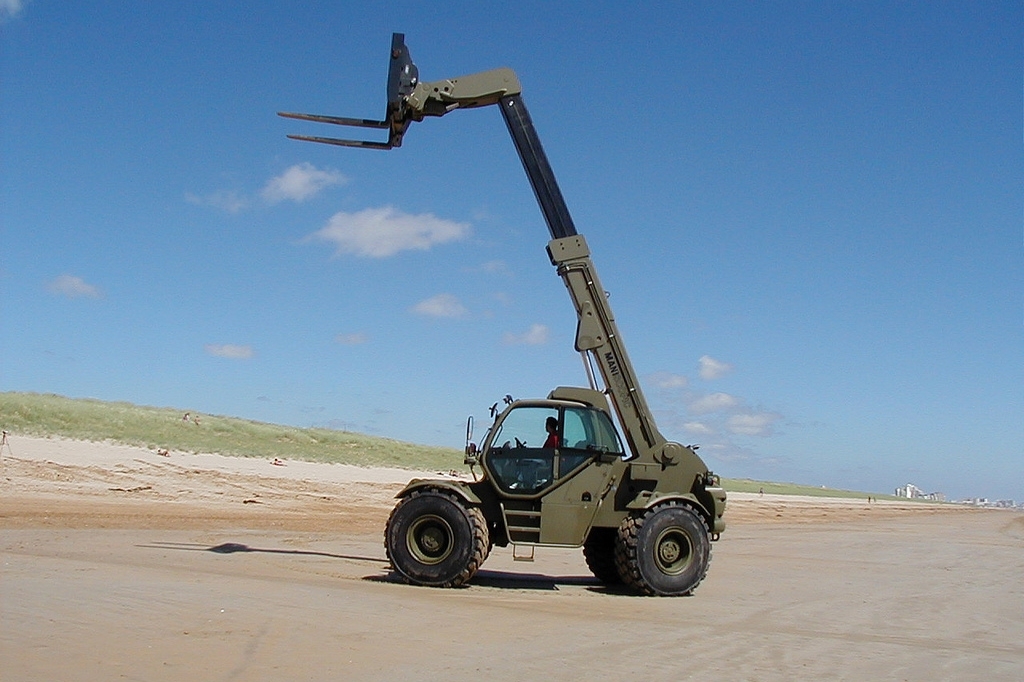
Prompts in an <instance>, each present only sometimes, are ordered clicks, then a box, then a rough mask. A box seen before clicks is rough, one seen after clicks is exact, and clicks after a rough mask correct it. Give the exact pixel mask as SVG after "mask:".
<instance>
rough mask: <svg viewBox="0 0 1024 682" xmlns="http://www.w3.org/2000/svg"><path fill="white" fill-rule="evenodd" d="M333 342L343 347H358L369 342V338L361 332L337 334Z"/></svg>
mask: <svg viewBox="0 0 1024 682" xmlns="http://www.w3.org/2000/svg"><path fill="white" fill-rule="evenodd" d="M334 340H335V341H337V342H338V343H340V344H342V345H343V346H358V345H361V344H364V343H366V342H367V341H369V340H370V337H369V336H367V335H366V334H364V333H363V332H356V333H354V334H338V335H337V336H335V337H334Z"/></svg>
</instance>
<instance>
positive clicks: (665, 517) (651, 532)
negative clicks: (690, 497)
mask: <svg viewBox="0 0 1024 682" xmlns="http://www.w3.org/2000/svg"><path fill="white" fill-rule="evenodd" d="M710 562H711V539H710V537H709V530H708V525H707V522H706V521H705V520H704V517H703V516H702V515H701V514H699V513H698V512H696V511H694V510H693V509H692V508H691V507H689V506H687V505H685V504H683V503H681V502H668V503H666V504H663V505H658V506H656V507H653V508H651V509H648V510H647V511H646V512H644V513H643V514H641V515H639V516H629V517H626V518H625V519H623V521H622V524H621V525H620V526H619V531H618V541H617V543H616V546H615V564H616V566H617V567H618V570H619V575H620V576H622V581H623V582H624V583H626V585H628V586H629V587H631V588H632V589H634V590H636V591H637V592H639V593H641V594H646V595H660V596H665V597H675V596H681V595H687V594H691V593H692V592H693V591H694V590H695V589H697V585H699V584H700V582H701V581H702V580H703V579H704V576H706V575H707V573H708V565H709V564H710Z"/></svg>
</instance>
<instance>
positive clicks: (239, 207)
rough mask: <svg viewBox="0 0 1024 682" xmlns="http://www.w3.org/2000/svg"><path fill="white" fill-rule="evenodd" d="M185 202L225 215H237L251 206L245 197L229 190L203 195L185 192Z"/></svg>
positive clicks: (250, 202)
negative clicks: (218, 211)
mask: <svg viewBox="0 0 1024 682" xmlns="http://www.w3.org/2000/svg"><path fill="white" fill-rule="evenodd" d="M185 201H187V202H188V203H190V204H195V205H196V206H209V207H210V208H216V209H218V210H221V211H225V212H226V213H239V212H241V211H244V210H245V209H247V208H249V206H251V205H252V201H251V200H249V199H248V198H247V197H245V196H243V195H241V194H239V193H238V192H233V191H230V190H218V191H216V192H211V193H209V194H204V195H198V194H193V193H191V192H186V193H185Z"/></svg>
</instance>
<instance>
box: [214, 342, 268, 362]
mask: <svg viewBox="0 0 1024 682" xmlns="http://www.w3.org/2000/svg"><path fill="white" fill-rule="evenodd" d="M206 352H207V353H209V354H210V355H213V356H214V357H218V358H228V359H229V360H248V359H249V358H251V357H252V356H254V355H255V354H256V353H255V352H254V351H253V349H252V346H238V345H235V344H231V343H226V344H223V345H221V344H216V343H209V344H207V345H206Z"/></svg>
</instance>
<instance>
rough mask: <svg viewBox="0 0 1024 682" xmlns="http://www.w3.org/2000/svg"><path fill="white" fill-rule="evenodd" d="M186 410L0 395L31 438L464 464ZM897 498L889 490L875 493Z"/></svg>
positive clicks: (355, 438) (7, 421)
mask: <svg viewBox="0 0 1024 682" xmlns="http://www.w3.org/2000/svg"><path fill="white" fill-rule="evenodd" d="M184 413H185V411H184V410H181V409H174V408H165V407H144V406H140V405H133V404H131V403H111V402H103V401H100V400H92V399H87V398H65V397H63V396H59V395H52V394H39V393H0V427H2V428H3V429H4V430H7V431H10V432H11V433H13V434H18V435H25V436H60V437H63V438H72V439H75V440H88V441H99V442H103V441H110V442H113V443H122V444H125V445H137V446H140V447H144V448H153V449H157V448H166V449H168V450H177V451H183V452H210V453H218V454H222V455H233V456H239V457H265V458H272V457H281V458H282V459H298V460H306V461H311V462H334V463H340V464H355V465H358V466H392V467H400V468H404V469H420V470H428V471H435V470H436V471H449V470H451V469H462V467H463V464H462V453H461V452H460V451H458V450H455V449H453V448H438V447H429V446H425V445H414V444H412V443H404V442H402V441H396V440H390V439H387V438H378V437H374V436H366V435H363V434H359V433H351V432H348V431H335V430H331V429H300V428H295V427H290V426H279V425H276V424H266V423H263V422H256V421H249V420H246V419H237V418H234V417H221V416H216V415H206V414H201V415H199V416H200V422H199V424H198V425H196V424H195V423H194V422H191V421H188V422H187V421H184V420H182V415H184ZM722 486H723V487H724V488H725V489H726V490H727V491H730V492H749V493H756V492H758V491H760V490H763V491H764V492H766V493H772V494H779V495H811V496H816V497H851V498H857V497H859V498H866V497H867V495H868V493H863V492H856V491H852V490H836V489H833V488H817V487H814V486H809V485H798V484H795V483H770V482H767V481H752V480H749V479H722ZM871 495H872V497H878V498H879V499H895V498H893V497H892V496H891V495H875V494H874V493H871Z"/></svg>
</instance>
